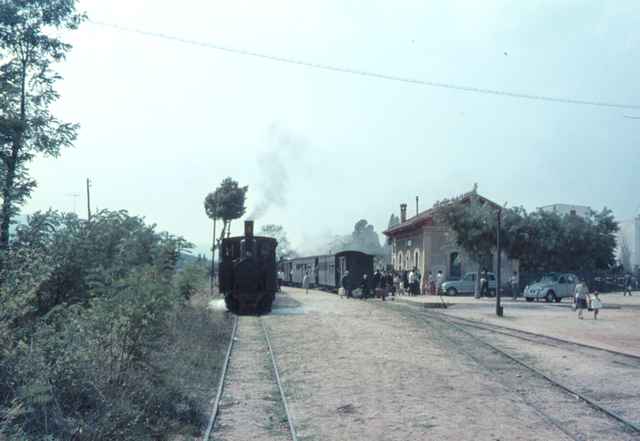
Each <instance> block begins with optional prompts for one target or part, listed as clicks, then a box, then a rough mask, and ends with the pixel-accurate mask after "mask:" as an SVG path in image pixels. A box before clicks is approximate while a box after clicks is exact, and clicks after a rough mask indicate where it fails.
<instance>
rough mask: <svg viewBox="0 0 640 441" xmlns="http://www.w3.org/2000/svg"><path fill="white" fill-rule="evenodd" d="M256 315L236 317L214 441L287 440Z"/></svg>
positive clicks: (275, 385)
mask: <svg viewBox="0 0 640 441" xmlns="http://www.w3.org/2000/svg"><path fill="white" fill-rule="evenodd" d="M259 320H260V319H259V318H257V317H240V318H239V323H238V333H237V336H236V338H237V340H236V341H235V342H234V348H233V352H232V354H231V359H230V361H229V371H228V374H227V378H226V381H225V386H224V392H223V395H222V403H221V405H220V415H219V416H218V421H217V422H216V427H215V428H214V432H213V437H212V438H213V439H214V440H224V441H252V440H256V441H258V440H260V441H262V440H265V441H266V440H269V441H271V440H273V441H276V440H289V439H290V436H289V431H288V428H287V420H286V418H285V416H284V415H285V414H284V408H283V405H282V401H281V399H280V393H279V391H278V387H277V384H276V381H275V378H274V376H273V367H272V362H271V358H270V356H269V352H268V349H267V343H266V341H265V337H264V334H263V330H262V327H261V324H260V321H259Z"/></svg>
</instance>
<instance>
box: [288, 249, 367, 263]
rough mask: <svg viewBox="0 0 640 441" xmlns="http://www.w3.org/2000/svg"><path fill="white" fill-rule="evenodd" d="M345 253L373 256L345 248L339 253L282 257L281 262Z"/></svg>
mask: <svg viewBox="0 0 640 441" xmlns="http://www.w3.org/2000/svg"><path fill="white" fill-rule="evenodd" d="M347 253H357V254H364V255H365V256H372V257H373V254H369V253H364V252H362V251H357V250H345V251H340V252H339V253H333V254H316V255H313V256H304V257H294V258H292V259H282V260H281V262H294V261H296V260H307V259H316V258H320V257H333V256H338V255H340V254H347Z"/></svg>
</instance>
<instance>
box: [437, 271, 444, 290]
mask: <svg viewBox="0 0 640 441" xmlns="http://www.w3.org/2000/svg"><path fill="white" fill-rule="evenodd" d="M443 283H444V274H442V270H438V274H436V294H440V289H441V288H442V284H443Z"/></svg>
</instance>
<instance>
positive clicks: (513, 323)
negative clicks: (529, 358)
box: [400, 292, 640, 356]
mask: <svg viewBox="0 0 640 441" xmlns="http://www.w3.org/2000/svg"><path fill="white" fill-rule="evenodd" d="M634 294H635V295H633V296H631V297H628V296H627V297H623V296H622V293H611V294H601V295H600V297H601V299H602V302H603V304H604V309H602V310H601V311H600V314H599V316H598V320H593V313H588V312H586V311H585V315H584V316H585V319H584V320H578V318H577V316H576V313H575V311H573V309H572V305H571V302H570V300H569V299H564V300H563V302H562V303H557V304H556V303H545V302H532V303H528V302H526V301H524V299H522V298H520V299H518V300H516V301H513V300H511V298H509V297H507V298H505V299H503V302H502V303H503V305H504V317H497V316H496V314H495V299H474V298H473V297H468V296H467V297H462V296H461V297H448V296H443V299H444V300H445V301H446V302H447V303H448V304H449V306H450V307H449V308H447V309H446V310H442V311H441V312H444V313H446V314H451V315H453V316H458V317H462V318H468V319H473V320H478V321H484V322H487V323H493V324H498V325H501V326H508V327H512V328H514V329H520V330H524V331H529V332H536V333H540V334H545V335H550V336H554V337H558V338H562V339H565V340H569V341H575V342H577V343H582V344H588V345H593V346H597V347H602V348H606V349H611V350H615V351H620V352H626V353H629V354H633V355H638V356H640V332H638V329H639V328H638V318H639V317H640V292H635V293H634ZM400 301H402V302H412V303H418V304H427V305H430V304H433V303H439V302H440V299H439V298H438V297H437V296H416V297H401V298H400Z"/></svg>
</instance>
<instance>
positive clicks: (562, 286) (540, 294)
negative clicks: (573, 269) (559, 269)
mask: <svg viewBox="0 0 640 441" xmlns="http://www.w3.org/2000/svg"><path fill="white" fill-rule="evenodd" d="M577 280H578V279H577V277H576V276H575V274H571V273H547V274H545V275H543V276H542V277H541V278H540V280H539V281H537V282H536V283H534V284H533V285H527V286H526V287H525V288H524V298H525V299H527V302H532V301H533V300H534V299H545V300H546V301H547V302H560V301H562V299H563V298H564V297H573V295H574V293H575V290H576V281H577Z"/></svg>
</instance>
